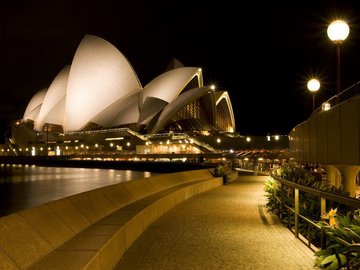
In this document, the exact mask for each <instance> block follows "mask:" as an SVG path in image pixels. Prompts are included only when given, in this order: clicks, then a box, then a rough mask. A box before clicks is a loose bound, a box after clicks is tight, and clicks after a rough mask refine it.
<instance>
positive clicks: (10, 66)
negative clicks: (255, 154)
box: [0, 0, 360, 135]
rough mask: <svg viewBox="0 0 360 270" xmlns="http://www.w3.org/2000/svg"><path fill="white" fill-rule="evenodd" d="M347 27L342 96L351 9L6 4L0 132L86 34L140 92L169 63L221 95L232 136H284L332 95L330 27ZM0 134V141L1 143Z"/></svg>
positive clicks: (357, 47) (352, 78) (358, 22)
mask: <svg viewBox="0 0 360 270" xmlns="http://www.w3.org/2000/svg"><path fill="white" fill-rule="evenodd" d="M337 18H341V19H344V20H346V21H347V22H348V24H349V26H350V35H349V37H348V39H347V40H346V41H345V42H344V43H343V44H342V47H341V88H342V89H345V88H347V87H349V86H351V85H353V84H355V83H357V82H358V81H360V32H359V31H360V2H359V1H355V0H353V1H331V0H328V1H325V0H324V1H316V0H311V1H310V0H292V1H249V2H245V1H233V0H230V1H226V0H223V1H196V0H193V1H187V0H180V1H139V0H130V1H125V0H121V1H120V0H113V1H111V0H108V1H107V0H102V1H91V0H88V1H82V0H70V1H68V0H60V1H59V0H51V1H48V0H47V1H33V0H28V1H7V2H2V4H1V8H0V31H1V36H0V38H1V42H0V46H1V50H0V57H1V61H0V69H1V70H0V78H1V86H0V91H1V99H0V124H1V127H0V131H1V134H4V133H5V129H6V126H7V125H8V123H9V122H10V121H12V120H16V119H20V118H22V116H23V113H24V111H25V109H26V106H27V104H28V102H29V101H30V99H31V97H32V96H33V95H34V94H35V93H36V92H37V91H39V90H41V89H43V88H45V87H48V86H49V85H50V84H51V82H52V80H53V79H54V78H55V76H56V75H57V74H58V73H59V72H60V70H61V69H62V68H63V67H64V66H65V65H68V64H71V61H72V58H73V56H74V54H75V51H76V49H77V46H78V45H79V43H80V41H81V39H82V38H83V37H84V35H86V34H92V35H96V36H99V37H101V38H103V39H105V40H107V41H109V42H110V43H112V44H113V45H114V46H115V47H116V48H118V49H119V51H121V52H122V53H123V54H124V55H125V56H126V57H127V59H128V60H129V62H130V63H131V65H132V66H133V68H134V70H135V71H136V73H137V75H138V77H139V79H140V81H141V83H142V85H143V86H145V85H146V84H147V83H148V82H149V81H150V80H151V79H153V78H155V77H156V76H158V75H160V74H161V73H163V72H164V70H165V68H166V66H167V65H168V63H169V62H170V61H171V59H173V58H176V59H178V60H180V61H181V62H182V63H183V64H184V65H185V66H193V67H201V68H202V69H203V76H204V83H205V84H212V83H214V84H215V85H216V86H217V88H218V89H220V90H227V91H228V92H229V95H230V98H231V100H232V105H233V109H234V113H235V118H236V131H238V132H239V133H240V134H241V135H266V134H268V133H270V134H288V133H289V131H290V130H291V129H292V128H293V127H294V126H296V125H297V124H299V123H301V122H302V121H304V120H306V119H307V118H308V117H309V116H310V114H311V112H312V98H311V94H310V93H309V91H308V90H307V88H306V83H307V81H308V79H310V77H313V76H317V77H318V78H319V80H320V81H321V88H320V91H319V92H318V93H317V95H316V102H317V105H320V104H321V102H324V101H325V100H327V99H329V98H330V97H332V96H333V95H335V94H336V87H335V85H336V77H335V74H336V73H335V72H336V51H335V46H334V45H333V44H332V43H331V41H330V40H329V38H328V37H327V34H326V30H327V26H328V25H329V23H330V22H331V21H332V20H333V19H337ZM1 134H0V135H1Z"/></svg>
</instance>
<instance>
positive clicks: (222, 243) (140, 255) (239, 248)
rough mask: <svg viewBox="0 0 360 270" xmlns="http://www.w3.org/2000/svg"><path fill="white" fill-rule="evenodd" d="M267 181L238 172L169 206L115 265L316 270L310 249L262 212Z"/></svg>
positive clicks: (121, 267) (159, 268)
mask: <svg viewBox="0 0 360 270" xmlns="http://www.w3.org/2000/svg"><path fill="white" fill-rule="evenodd" d="M267 179H268V176H251V175H246V176H242V175H240V176H239V177H238V179H237V180H236V181H233V182H231V183H229V184H228V185H224V186H221V187H219V188H217V189H214V190H211V191H208V192H204V193H202V194H199V195H196V196H194V197H193V198H190V199H189V200H187V201H185V202H183V203H181V204H180V205H178V206H176V207H174V208H173V209H171V210H170V211H169V212H168V213H166V214H165V215H163V216H162V217H160V218H159V219H158V220H157V221H156V222H154V223H153V224H152V225H151V226H150V227H149V228H148V229H147V230H146V231H145V232H144V233H143V234H142V235H141V236H140V237H139V238H138V239H137V240H136V241H135V243H134V244H133V245H132V246H131V247H130V248H129V249H128V250H127V252H126V253H125V254H124V256H123V257H122V259H121V260H120V262H119V263H118V265H117V266H116V267H115V269H116V270H119V269H142V270H145V269H149V270H150V269H156V270H163V269H164V270H165V269H166V270H168V269H171V270H177V269H179V270H180V269H181V270H186V269H194V270H196V269H199V270H203V269H206V270H207V269H231V270H234V269H241V270H246V269H249V270H250V269H251V270H256V269H266V270H272V269H274V270H275V269H276V270H282V269H286V270H308V269H317V268H315V267H314V260H315V256H314V255H313V251H311V250H310V249H309V248H308V247H306V245H305V244H304V243H302V242H301V241H300V240H299V239H297V238H295V236H294V234H292V233H291V232H290V231H289V230H288V229H287V228H286V227H285V226H283V225H282V224H281V223H280V222H279V220H278V218H277V217H276V216H275V215H272V214H269V213H267V210H266V207H265V204H266V197H265V196H264V195H265V192H264V182H265V181H266V180H267Z"/></svg>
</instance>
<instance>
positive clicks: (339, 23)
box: [327, 20, 350, 43]
mask: <svg viewBox="0 0 360 270" xmlns="http://www.w3.org/2000/svg"><path fill="white" fill-rule="evenodd" d="M349 33H350V28H349V26H348V24H347V23H346V22H345V21H343V20H336V21H333V22H332V23H331V24H330V25H329V27H328V29H327V34H328V36H329V38H330V39H331V40H332V41H333V42H334V43H341V42H343V41H344V40H345V39H346V38H347V37H348V35H349Z"/></svg>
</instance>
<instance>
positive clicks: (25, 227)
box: [0, 169, 223, 270]
mask: <svg viewBox="0 0 360 270" xmlns="http://www.w3.org/2000/svg"><path fill="white" fill-rule="evenodd" d="M222 184H223V182H222V178H221V177H213V175H212V174H211V172H210V170H209V169H203V170H195V171H186V172H180V173H172V174H163V175H157V176H154V177H150V178H144V179H139V180H134V181H129V182H125V183H120V184H116V185H112V186H107V187H103V188H100V189H96V190H92V191H88V192H84V193H81V194H77V195H74V196H70V197H67V198H64V199H60V200H57V201H53V202H50V203H47V204H44V205H41V206H38V207H34V208H31V209H27V210H24V211H20V212H18V213H15V214H12V215H9V216H5V217H2V218H0V269H32V270H34V269H113V267H114V266H115V265H116V264H117V262H118V261H119V260H120V258H121V256H122V255H123V254H124V252H125V251H126V250H127V249H128V248H129V247H130V246H131V244H132V243H133V242H134V241H135V240H136V239H137V237H138V236H139V235H140V234H141V233H142V232H143V231H144V230H145V229H146V228H147V227H148V226H149V225H150V224H151V223H152V222H154V221H155V220H156V219H157V218H159V217H160V216H161V215H163V214H164V213H165V212H166V211H168V210H169V209H171V208H172V207H174V206H175V205H177V204H179V203H180V202H182V201H184V200H186V199H188V198H190V197H191V196H193V195H196V194H198V193H201V192H203V191H206V190H209V189H212V188H216V187H218V186H220V185H222Z"/></svg>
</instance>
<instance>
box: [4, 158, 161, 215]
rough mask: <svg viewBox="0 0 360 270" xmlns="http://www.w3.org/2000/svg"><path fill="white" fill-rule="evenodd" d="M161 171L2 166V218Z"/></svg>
mask: <svg viewBox="0 0 360 270" xmlns="http://www.w3.org/2000/svg"><path fill="white" fill-rule="evenodd" d="M156 174H158V173H151V172H146V171H145V172H143V171H133V170H114V169H90V168H67V167H41V166H35V165H9V164H1V165H0V217H1V216H5V215H9V214H12V213H15V212H17V211H20V210H23V209H27V208H31V207H34V206H38V205H41V204H44V203H46V202H49V201H53V200H57V199H60V198H64V197H67V196H71V195H74V194H77V193H81V192H85V191H88V190H92V189H96V188H100V187H103V186H108V185H113V184H117V183H121V182H126V181H131V180H136V179H141V178H146V177H150V176H154V175H156Z"/></svg>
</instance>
